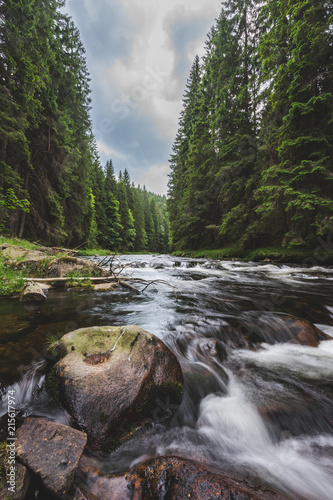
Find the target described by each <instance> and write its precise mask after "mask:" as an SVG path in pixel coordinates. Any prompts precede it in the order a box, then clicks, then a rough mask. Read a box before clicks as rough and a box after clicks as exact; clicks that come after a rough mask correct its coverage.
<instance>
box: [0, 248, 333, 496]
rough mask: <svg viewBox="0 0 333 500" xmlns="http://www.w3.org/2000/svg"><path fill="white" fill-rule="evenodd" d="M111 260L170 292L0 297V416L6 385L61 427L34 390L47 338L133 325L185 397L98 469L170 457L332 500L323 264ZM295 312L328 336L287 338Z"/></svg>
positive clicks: (330, 345) (328, 294)
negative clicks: (176, 373) (24, 299)
mask: <svg viewBox="0 0 333 500" xmlns="http://www.w3.org/2000/svg"><path fill="white" fill-rule="evenodd" d="M99 259H100V258H96V261H98V260H99ZM120 260H121V262H122V263H123V264H126V265H127V266H128V267H127V268H126V274H131V275H133V276H134V277H139V278H144V279H147V280H167V281H168V282H169V283H170V284H172V285H173V286H174V287H175V288H174V289H172V288H171V287H169V286H168V285H166V284H162V283H160V284H156V289H155V288H154V287H153V286H150V287H149V288H148V289H146V290H145V291H144V293H142V294H135V293H133V292H132V291H129V290H127V289H119V290H116V291H114V292H103V291H99V292H90V291H80V292H79V291H73V290H72V291H70V290H68V291H50V292H49V294H48V300H47V301H46V302H45V303H43V304H24V303H21V302H17V301H13V300H8V299H6V300H5V299H3V300H1V301H0V317H1V326H0V358H1V367H0V384H1V386H0V387H1V392H2V402H1V403H0V416H1V415H3V414H4V413H5V412H6V394H7V391H8V390H9V389H11V390H14V391H15V395H16V407H17V409H18V410H22V411H23V414H24V415H32V414H33V415H42V416H47V417H49V418H52V419H53V420H55V421H58V422H62V423H67V424H70V423H71V418H70V416H69V415H68V413H67V412H66V411H65V410H62V409H59V408H57V407H55V406H54V404H53V403H52V401H51V399H50V397H49V396H48V394H47V393H46V391H45V390H44V389H43V380H44V378H45V368H46V366H47V362H48V356H49V355H48V354H47V351H46V348H45V346H46V343H47V338H48V337H49V336H50V335H60V334H64V333H66V332H68V331H71V330H73V329H75V328H79V327H87V326H89V325H91V326H97V325H124V324H135V325H138V326H140V327H142V328H144V329H145V330H147V331H149V332H151V333H153V334H155V335H156V336H158V337H159V338H161V339H162V340H163V341H164V342H165V343H166V344H167V345H168V346H169V347H170V349H171V350H172V351H173V352H174V353H175V354H176V356H177V358H178V359H179V361H180V363H181V366H182V369H183V373H184V379H185V386H184V394H183V400H182V403H181V405H180V407H179V408H178V410H177V411H176V414H175V416H174V418H173V420H172V421H171V423H170V422H169V421H168V420H167V416H168V415H169V408H168V407H167V405H165V404H164V405H160V406H158V405H157V406H158V407H157V409H156V412H157V413H158V415H159V417H160V418H159V421H158V422H157V423H156V424H154V425H153V426H152V427H151V428H150V429H148V430H147V431H146V432H143V433H139V434H138V435H137V436H136V437H135V438H134V439H133V440H131V441H129V442H128V443H126V444H125V445H123V446H122V447H120V448H119V449H118V450H117V451H116V452H114V453H113V454H111V455H110V456H105V455H104V456H102V455H101V456H98V455H96V456H95V458H94V459H95V461H97V462H98V463H99V467H100V468H101V469H102V470H103V472H104V473H108V474H112V473H119V472H122V471H125V470H128V469H129V468H130V467H131V466H133V465H135V464H137V463H140V462H142V461H144V460H146V459H147V458H150V457H156V456H162V455H176V456H179V457H184V458H191V459H195V460H197V461H200V462H202V463H206V464H211V465H213V466H214V467H217V468H220V469H223V470H224V471H225V470H230V471H236V472H237V471H241V472H242V473H243V474H245V475H248V476H250V477H257V478H259V479H260V480H261V481H264V482H266V483H268V484H271V485H274V487H275V488H277V489H279V490H280V491H282V492H284V493H285V494H287V495H289V496H290V498H295V499H312V500H319V499H320V500H332V499H333V398H332V396H333V293H332V292H333V269H332V268H324V267H311V268H307V267H302V266H288V265H282V264H281V265H275V264H271V263H267V264H254V263H242V262H236V261H232V262H231V261H212V260H205V259H197V260H194V259H187V258H176V257H170V256H146V255H145V256H123V257H121V258H120ZM138 287H139V288H140V287H141V288H142V285H138ZM295 317H297V318H300V319H302V320H306V321H310V322H311V323H313V324H314V325H316V326H317V328H319V329H320V330H321V331H323V332H325V333H326V334H327V335H328V336H329V338H330V337H332V340H324V341H322V342H320V344H319V346H318V347H310V346H305V345H298V344H295V343H292V342H291V340H292V339H291V337H288V335H289V334H288V321H289V320H290V318H295ZM216 341H217V342H216ZM250 344H251V345H250ZM164 415H165V418H164Z"/></svg>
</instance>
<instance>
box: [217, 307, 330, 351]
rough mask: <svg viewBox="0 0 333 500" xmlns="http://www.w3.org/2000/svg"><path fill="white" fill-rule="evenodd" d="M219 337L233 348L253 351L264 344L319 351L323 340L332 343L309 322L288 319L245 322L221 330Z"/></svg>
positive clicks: (266, 318)
mask: <svg viewBox="0 0 333 500" xmlns="http://www.w3.org/2000/svg"><path fill="white" fill-rule="evenodd" d="M219 337H220V338H221V340H223V342H225V344H226V345H230V346H231V347H239V348H241V349H252V350H256V349H258V348H259V347H260V344H262V343H263V342H265V343H267V344H271V345H273V344H276V343H287V342H291V343H294V344H301V345H307V346H311V347H317V346H318V344H319V342H321V341H322V340H331V337H329V336H328V335H326V333H324V332H322V331H321V330H319V329H318V328H317V327H315V326H314V325H313V324H312V323H310V322H309V321H307V320H304V319H301V318H296V317H292V316H287V315H286V316H284V315H279V316H278V315H265V316H264V315H262V316H261V317H260V318H259V320H258V318H256V317H254V318H251V317H250V318H249V319H246V320H244V319H242V320H241V322H240V323H239V324H238V325H237V324H235V325H234V326H232V325H231V326H226V327H222V328H221V332H220V335H219Z"/></svg>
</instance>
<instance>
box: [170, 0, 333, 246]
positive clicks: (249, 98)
mask: <svg viewBox="0 0 333 500" xmlns="http://www.w3.org/2000/svg"><path fill="white" fill-rule="evenodd" d="M332 13H333V2H332V0H301V1H300V0H267V1H259V0H226V1H224V2H223V7H222V12H221V14H220V16H219V18H218V20H217V21H216V24H215V26H214V27H213V28H212V30H211V32H210V33H209V35H208V39H207V43H206V53H205V56H204V58H203V61H202V62H201V61H200V60H199V58H198V57H196V59H195V61H194V64H193V66H192V69H191V72H190V76H189V79H188V82H187V87H186V91H185V95H184V100H183V109H182V113H181V116H180V123H179V130H178V133H177V136H176V139H175V141H174V145H173V155H172V158H171V168H172V175H171V179H170V183H169V195H170V200H169V211H170V223H171V232H172V240H173V246H174V248H178V249H196V248H203V247H204V246H209V245H211V246H220V247H221V246H229V245H239V246H240V247H243V248H245V249H247V248H256V247H260V246H265V245H278V246H280V245H285V246H289V247H292V246H308V247H313V246H317V244H318V243H317V240H318V239H319V238H322V239H324V241H327V240H328V238H329V236H330V235H331V234H332V232H333V201H332V195H333V15H332Z"/></svg>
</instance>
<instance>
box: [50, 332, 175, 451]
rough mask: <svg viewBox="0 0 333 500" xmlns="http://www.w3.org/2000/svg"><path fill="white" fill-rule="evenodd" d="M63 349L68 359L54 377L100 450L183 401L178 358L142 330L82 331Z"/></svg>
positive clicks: (67, 404)
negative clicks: (133, 428) (165, 407)
mask: <svg viewBox="0 0 333 500" xmlns="http://www.w3.org/2000/svg"><path fill="white" fill-rule="evenodd" d="M59 347H60V351H61V352H62V354H64V355H65V356H64V357H63V359H61V360H60V361H59V362H58V363H57V364H56V365H55V367H54V372H53V377H54V378H55V380H57V382H58V390H59V393H60V397H61V399H62V401H63V403H64V405H65V407H66V408H67V409H68V410H69V412H70V413H71V415H72V416H73V417H74V419H75V420H76V422H77V424H78V425H79V427H80V428H81V429H83V430H84V431H85V432H86V433H87V434H88V439H89V444H90V445H91V446H92V447H94V448H103V449H105V450H108V449H111V448H112V447H113V445H114V443H116V442H117V441H118V440H119V439H120V438H122V437H123V436H124V435H126V434H127V433H128V432H129V431H130V429H131V428H132V427H133V426H138V425H140V424H141V423H142V422H143V421H145V420H146V419H147V417H148V418H149V417H150V418H154V416H156V415H159V416H160V407H161V400H163V404H164V405H165V406H167V407H168V408H167V410H169V409H171V410H172V411H174V410H175V408H176V407H177V403H178V404H179V403H180V399H181V389H182V384H183V376H182V371H181V368H180V365H179V363H178V361H177V359H176V357H175V355H174V354H173V353H172V352H171V351H170V349H168V347H167V346H166V345H165V344H164V343H163V342H162V341H161V340H160V339H158V338H157V337H155V336H154V335H152V334H150V333H148V332H146V331H144V330H143V329H142V328H139V327H137V326H124V327H112V326H104V327H91V328H81V329H79V330H75V331H73V332H70V333H68V334H67V335H65V336H64V337H62V339H61V340H60V345H59ZM166 413H168V415H167V416H170V415H171V411H170V412H168V411H167V412H166ZM108 443H109V445H110V446H109V445H108ZM108 446H109V447H108Z"/></svg>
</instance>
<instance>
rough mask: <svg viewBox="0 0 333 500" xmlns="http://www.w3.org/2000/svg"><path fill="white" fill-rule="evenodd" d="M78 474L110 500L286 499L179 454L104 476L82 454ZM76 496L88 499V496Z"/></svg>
mask: <svg viewBox="0 0 333 500" xmlns="http://www.w3.org/2000/svg"><path fill="white" fill-rule="evenodd" d="M79 473H80V477H81V478H84V481H85V484H88V485H89V490H90V491H89V493H90V494H92V495H93V497H96V498H103V499H107V500H128V499H129V498H132V499H135V500H140V499H141V500H143V499H144V500H156V499H157V498H165V499H166V498H170V499H176V498H179V499H185V498H191V499H197V500H203V499H205V500H210V499H214V500H231V499H234V500H287V497H286V496H284V495H283V494H281V493H279V492H277V491H275V490H273V489H271V488H270V487H267V486H265V485H263V484H260V483H258V482H256V483H253V482H252V481H249V480H248V479H247V478H245V477H242V476H239V477H238V476H235V475H234V474H230V473H223V472H220V471H217V470H216V469H210V468H208V467H207V466H204V465H201V464H199V463H197V462H194V461H192V460H187V459H182V458H177V457H160V458H157V459H153V460H151V461H149V462H146V463H143V464H140V465H138V466H135V467H133V468H132V469H131V470H130V471H128V472H126V473H123V474H121V475H117V476H112V475H105V476H102V475H100V473H99V471H97V470H96V469H94V468H93V467H91V465H90V462H89V459H87V457H85V456H83V457H82V459H81V461H80V464H79ZM81 491H82V490H81ZM75 498H82V499H85V498H87V499H89V496H88V495H86V496H82V497H79V496H77V497H75Z"/></svg>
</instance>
